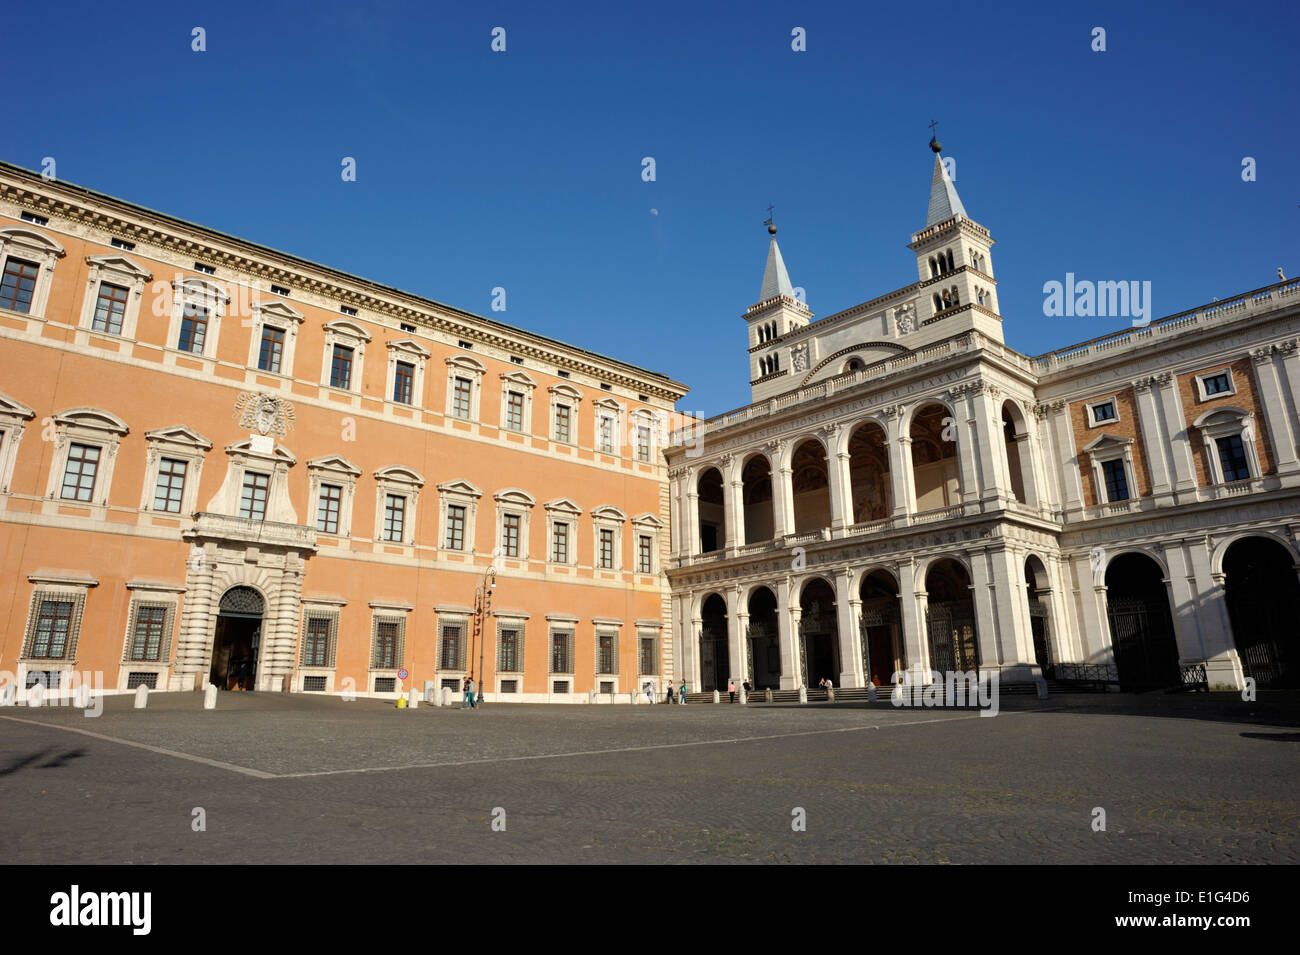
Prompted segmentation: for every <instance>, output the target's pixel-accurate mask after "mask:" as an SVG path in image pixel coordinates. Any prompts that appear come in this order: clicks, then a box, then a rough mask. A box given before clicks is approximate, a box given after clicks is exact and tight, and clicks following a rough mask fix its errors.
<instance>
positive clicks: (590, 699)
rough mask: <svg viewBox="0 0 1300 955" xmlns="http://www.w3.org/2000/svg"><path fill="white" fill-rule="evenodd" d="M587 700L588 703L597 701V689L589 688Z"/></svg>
mask: <svg viewBox="0 0 1300 955" xmlns="http://www.w3.org/2000/svg"><path fill="white" fill-rule="evenodd" d="M587 702H588V703H595V702H596V691H595V690H588V691H587Z"/></svg>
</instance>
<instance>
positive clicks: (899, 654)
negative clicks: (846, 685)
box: [858, 570, 907, 686]
mask: <svg viewBox="0 0 1300 955" xmlns="http://www.w3.org/2000/svg"><path fill="white" fill-rule="evenodd" d="M858 595H859V596H860V597H861V598H862V670H863V672H864V673H866V674H867V677H868V678H869V679H870V680H871V682H872V683H874V684H875V685H876V686H890V685H892V684H893V682H894V674H895V673H902V672H903V671H904V670H906V669H907V651H906V650H905V649H904V644H903V625H902V620H901V617H900V615H899V602H898V582H897V581H896V580H894V577H893V575H891V574H889V573H888V572H887V571H883V570H873V571H872V572H871V573H869V574H867V575H866V576H865V577H863V578H862V585H861V586H860V587H859V588H858Z"/></svg>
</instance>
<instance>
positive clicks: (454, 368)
mask: <svg viewBox="0 0 1300 955" xmlns="http://www.w3.org/2000/svg"><path fill="white" fill-rule="evenodd" d="M446 364H447V399H446V404H445V405H443V416H444V417H446V418H448V419H450V420H453V421H482V420H483V419H482V417H481V414H480V405H481V400H482V396H483V376H484V375H485V374H487V365H485V364H483V363H482V362H481V361H479V360H478V359H477V358H475V357H473V356H472V355H466V354H463V353H462V354H456V355H452V356H451V357H450V358H448V359H446ZM457 378H468V379H469V417H468V418H462V417H461V416H460V415H458V414H456V413H455V412H454V410H453V409H454V408H455V401H456V379H457Z"/></svg>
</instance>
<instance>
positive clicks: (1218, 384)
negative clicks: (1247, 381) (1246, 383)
mask: <svg viewBox="0 0 1300 955" xmlns="http://www.w3.org/2000/svg"><path fill="white" fill-rule="evenodd" d="M1201 383H1202V384H1203V385H1204V387H1205V397H1207V398H1208V397H1210V396H1211V395H1225V394H1232V378H1231V376H1230V375H1229V374H1228V372H1226V371H1221V372H1219V373H1218V374H1217V375H1207V376H1205V377H1204V378H1202V379H1201Z"/></svg>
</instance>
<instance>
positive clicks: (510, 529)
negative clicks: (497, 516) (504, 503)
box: [501, 514, 520, 557]
mask: <svg viewBox="0 0 1300 955" xmlns="http://www.w3.org/2000/svg"><path fill="white" fill-rule="evenodd" d="M519 524H520V520H519V515H518V514H506V515H505V516H504V517H502V518H501V553H502V555H503V556H505V557H518V556H519Z"/></svg>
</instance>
